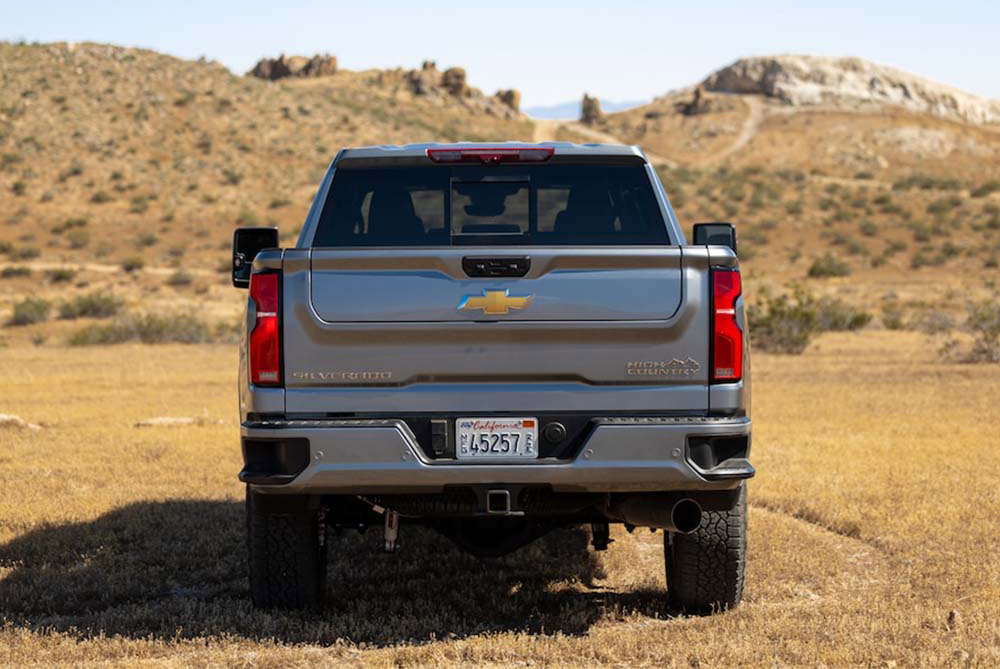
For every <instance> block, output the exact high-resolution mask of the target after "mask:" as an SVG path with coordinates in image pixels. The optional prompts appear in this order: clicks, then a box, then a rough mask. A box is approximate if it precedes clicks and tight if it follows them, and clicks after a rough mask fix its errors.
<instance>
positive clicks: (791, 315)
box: [747, 286, 817, 354]
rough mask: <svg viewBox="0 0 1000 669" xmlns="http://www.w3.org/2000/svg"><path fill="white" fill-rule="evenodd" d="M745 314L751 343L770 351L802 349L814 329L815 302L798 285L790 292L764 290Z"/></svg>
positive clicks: (781, 351)
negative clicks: (776, 293) (789, 293)
mask: <svg viewBox="0 0 1000 669" xmlns="http://www.w3.org/2000/svg"><path fill="white" fill-rule="evenodd" d="M747 318H748V321H749V326H750V341H751V342H752V344H753V346H754V347H755V348H759V349H761V350H763V351H770V352H773V353H791V354H798V353H802V352H803V351H804V350H805V349H806V347H807V346H808V345H809V340H810V339H811V338H812V336H813V334H815V332H816V330H817V318H816V305H815V302H814V300H813V299H812V298H811V297H810V296H809V295H808V294H807V293H806V292H805V291H804V290H803V289H802V288H801V287H800V286H797V287H796V288H795V289H794V291H793V293H792V295H791V296H789V295H777V296H775V295H771V294H770V293H769V292H768V291H764V292H763V293H762V294H761V297H760V299H759V300H757V301H756V302H755V303H754V304H753V305H751V306H750V307H748V309H747Z"/></svg>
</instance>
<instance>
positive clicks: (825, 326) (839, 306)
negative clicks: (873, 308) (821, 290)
mask: <svg viewBox="0 0 1000 669" xmlns="http://www.w3.org/2000/svg"><path fill="white" fill-rule="evenodd" d="M809 299H810V300H811V298H809ZM815 311H816V328H817V329H818V330H820V331H823V332H826V331H831V332H843V331H845V330H849V331H851V332H854V331H855V330H860V329H861V328H863V327H864V326H866V325H868V323H870V322H871V320H872V315H871V314H870V313H868V312H867V311H860V310H858V309H855V308H854V307H852V306H850V305H848V304H847V303H846V302H844V301H843V300H838V299H837V298H834V297H822V298H820V299H819V300H816V302H815Z"/></svg>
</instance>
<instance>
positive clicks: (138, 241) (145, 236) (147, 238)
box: [135, 232, 160, 249]
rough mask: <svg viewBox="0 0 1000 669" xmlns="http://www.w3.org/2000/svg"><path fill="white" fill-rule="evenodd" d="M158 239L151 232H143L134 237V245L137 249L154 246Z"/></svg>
mask: <svg viewBox="0 0 1000 669" xmlns="http://www.w3.org/2000/svg"><path fill="white" fill-rule="evenodd" d="M158 241H160V240H159V238H157V236H156V235H154V234H153V233H152V232H144V233H142V234H141V235H139V236H138V237H136V238H135V247H136V248H138V249H144V248H148V247H150V246H155V245H156V243H157V242H158Z"/></svg>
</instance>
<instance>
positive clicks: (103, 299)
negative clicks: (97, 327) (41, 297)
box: [59, 292, 122, 320]
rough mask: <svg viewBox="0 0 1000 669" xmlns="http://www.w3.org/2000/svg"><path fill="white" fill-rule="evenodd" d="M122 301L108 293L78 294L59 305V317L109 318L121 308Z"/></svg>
mask: <svg viewBox="0 0 1000 669" xmlns="http://www.w3.org/2000/svg"><path fill="white" fill-rule="evenodd" d="M121 306H122V301H121V300H120V299H119V298H117V297H115V296H114V295H111V294H108V293H101V292H94V293H90V294H88V295H78V296H76V297H74V298H72V299H70V300H67V301H65V302H63V303H62V304H61V305H59V318H63V319H66V320H72V319H75V318H110V317H111V316H114V315H115V314H117V313H118V310H119V309H121Z"/></svg>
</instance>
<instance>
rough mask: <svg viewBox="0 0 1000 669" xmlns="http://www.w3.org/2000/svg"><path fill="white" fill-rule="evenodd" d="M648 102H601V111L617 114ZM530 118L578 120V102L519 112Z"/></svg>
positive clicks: (529, 108) (531, 108) (532, 108)
mask: <svg viewBox="0 0 1000 669" xmlns="http://www.w3.org/2000/svg"><path fill="white" fill-rule="evenodd" d="M647 102H649V100H628V101H624V102H614V101H613V100H603V99H602V100H601V109H602V110H603V111H604V112H618V111H625V110H626V109H632V108H633V107H639V106H641V105H644V104H646V103H647ZM521 111H522V112H523V113H525V114H527V115H528V116H530V117H532V118H544V119H574V120H575V119H578V118H580V100H576V101H574V102H561V103H559V104H555V105H548V106H544V105H543V106H539V107H528V108H526V109H522V110H521Z"/></svg>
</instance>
